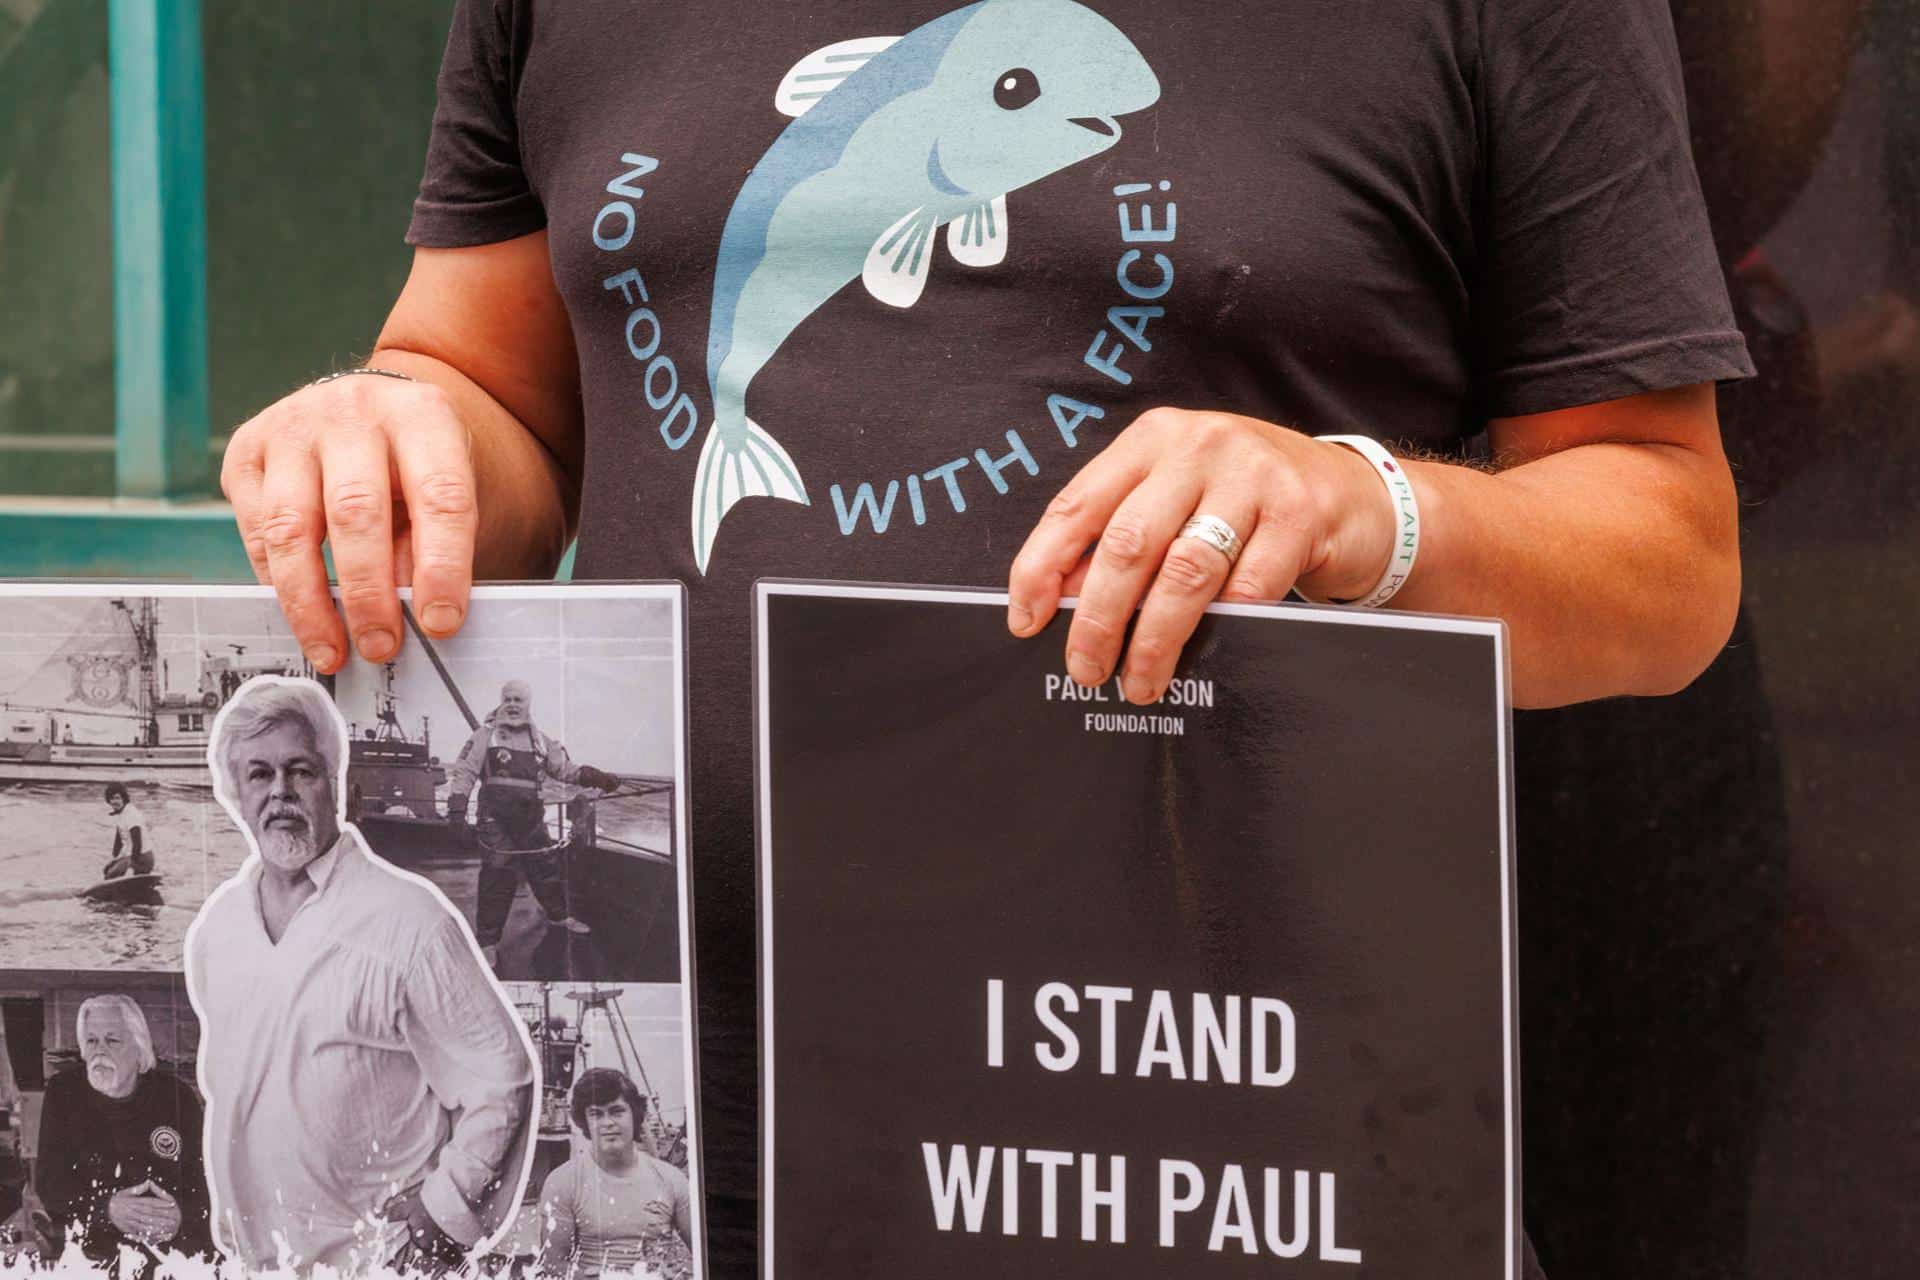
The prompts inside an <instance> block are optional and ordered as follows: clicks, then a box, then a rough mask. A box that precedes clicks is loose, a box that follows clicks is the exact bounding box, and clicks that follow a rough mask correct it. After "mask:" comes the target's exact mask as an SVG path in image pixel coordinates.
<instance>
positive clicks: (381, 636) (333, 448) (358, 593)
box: [320, 426, 400, 662]
mask: <svg viewBox="0 0 1920 1280" xmlns="http://www.w3.org/2000/svg"><path fill="white" fill-rule="evenodd" d="M391 470H392V464H391V461H390V459H389V456H388V445H387V435H386V433H385V432H383V431H379V430H377V429H374V428H371V427H349V426H337V427H335V428H334V429H333V430H332V431H329V432H328V433H327V434H326V436H325V437H324V438H323V439H322V440H321V442H320V474H321V476H322V477H323V480H322V483H323V485H324V495H325V504H326V513H327V542H328V544H329V545H330V546H332V548H333V570H334V574H335V576H336V577H337V578H338V579H339V582H340V604H341V607H342V608H343V609H344V610H345V611H346V615H347V634H348V635H350V636H352V637H353V643H354V647H355V648H357V649H359V651H360V656H361V657H363V658H365V659H366V660H367V661H369V662H385V661H386V660H387V659H388V658H390V657H392V656H393V652H394V650H395V649H398V648H399V647H400V598H399V595H398V594H397V593H396V591H395V590H394V573H393V490H392V484H391V476H390V473H391Z"/></svg>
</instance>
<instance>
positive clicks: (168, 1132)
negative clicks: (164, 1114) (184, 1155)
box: [147, 1124, 180, 1160]
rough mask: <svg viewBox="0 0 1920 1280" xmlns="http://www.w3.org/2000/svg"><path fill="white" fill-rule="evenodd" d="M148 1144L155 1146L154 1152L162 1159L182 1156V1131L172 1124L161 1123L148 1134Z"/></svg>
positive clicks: (175, 1158)
mask: <svg viewBox="0 0 1920 1280" xmlns="http://www.w3.org/2000/svg"><path fill="white" fill-rule="evenodd" d="M147 1145H148V1146H150V1147H152V1148H153V1154H155V1155H157V1156H159V1157H160V1158H161V1159H162V1160H178V1159H179V1158H180V1131H179V1130H178V1129H176V1128H174V1127H173V1126H172V1125H166V1124H163V1125H161V1126H160V1127H159V1128H158V1129H155V1130H154V1131H153V1132H152V1133H150V1134H148V1135H147Z"/></svg>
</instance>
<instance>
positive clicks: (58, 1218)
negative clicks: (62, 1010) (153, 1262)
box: [34, 995, 212, 1261]
mask: <svg viewBox="0 0 1920 1280" xmlns="http://www.w3.org/2000/svg"><path fill="white" fill-rule="evenodd" d="M76 1021H77V1027H76V1035H77V1036H78V1038H79V1041H80V1054H81V1061H80V1065H79V1066H77V1067H74V1068H71V1069H69V1070H66V1071H62V1072H60V1073H59V1074H58V1075H56V1076H54V1077H53V1079H52V1080H50V1081H48V1083H47V1096H46V1102H45V1104H44V1106H43V1107H42V1110H41V1113H40V1141H39V1152H40V1154H39V1158H38V1160H37V1161H36V1163H35V1168H34V1187H35V1190H37V1191H38V1192H39V1195H40V1199H41V1202H42V1203H44V1204H45V1205H46V1207H47V1211H48V1212H49V1213H50V1214H51V1215H52V1217H53V1222H54V1225H55V1227H56V1228H58V1230H59V1233H60V1236H61V1238H62V1239H63V1240H65V1239H69V1238H75V1237H77V1238H78V1240H79V1243H80V1247H81V1249H82V1250H83V1251H84V1252H85V1253H86V1256H87V1257H89V1258H93V1259H95V1260H99V1261H105V1260H111V1259H114V1258H117V1257H119V1254H120V1249H121V1247H122V1246H124V1245H138V1246H146V1247H149V1248H154V1249H164V1250H169V1251H173V1252H178V1253H187V1254H206V1253H208V1252H209V1251H210V1250H211V1248H212V1239H211V1235H210V1231H209V1228H208V1198H207V1180H206V1171H205V1167H204V1166H203V1165H202V1163H201V1159H200V1134H201V1117H202V1111H201V1107H200V1101H199V1099H198V1098H196V1097H195V1096H194V1093H193V1090H192V1089H190V1088H188V1087H187V1086H186V1085H185V1084H184V1083H182V1082H181V1080H180V1078H179V1077H177V1076H175V1075H174V1074H173V1073H172V1072H171V1071H168V1070H167V1069H166V1068H165V1067H162V1066H159V1065H158V1064H157V1062H156V1060H155V1058H154V1053H153V1036H152V1034H151V1032H150V1031H149V1030H148V1027H147V1019H146V1015H145V1013H143V1012H142V1011H141V1008H140V1005H139V1004H138V1003H137V1002H136V1001H135V1000H133V999H132V998H131V997H129V996H124V995H102V996H94V997H93V998H92V999H90V1000H87V1001H86V1002H85V1003H83V1004H82V1005H81V1006H80V1012H79V1015H78V1018H77V1020H76Z"/></svg>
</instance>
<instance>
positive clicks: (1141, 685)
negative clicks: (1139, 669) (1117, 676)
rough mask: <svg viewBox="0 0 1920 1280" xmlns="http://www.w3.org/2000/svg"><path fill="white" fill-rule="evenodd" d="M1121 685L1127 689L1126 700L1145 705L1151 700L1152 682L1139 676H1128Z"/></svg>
mask: <svg viewBox="0 0 1920 1280" xmlns="http://www.w3.org/2000/svg"><path fill="white" fill-rule="evenodd" d="M1123 687H1124V688H1125V689H1126V691H1127V701H1128V702H1133V703H1138V704H1140V705H1142V706H1145V705H1146V704H1147V703H1149V702H1152V701H1153V694H1154V688H1153V682H1152V681H1151V680H1145V679H1142V678H1141V677H1139V676H1128V677H1127V679H1126V680H1125V681H1124V684H1123Z"/></svg>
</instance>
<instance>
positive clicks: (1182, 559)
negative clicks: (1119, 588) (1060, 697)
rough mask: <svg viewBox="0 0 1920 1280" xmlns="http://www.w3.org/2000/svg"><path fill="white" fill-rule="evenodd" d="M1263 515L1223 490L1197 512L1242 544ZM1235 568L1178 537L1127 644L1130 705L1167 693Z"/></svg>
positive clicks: (1210, 549) (1124, 675) (1125, 684)
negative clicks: (1203, 618)
mask: <svg viewBox="0 0 1920 1280" xmlns="http://www.w3.org/2000/svg"><path fill="white" fill-rule="evenodd" d="M1259 509H1260V504H1259V500H1258V498H1257V497H1256V496H1255V495H1253V494H1251V493H1235V492H1233V491H1231V490H1219V489H1209V490H1207V491H1206V493H1204V494H1202V495H1201V497H1200V500H1199V502H1198V503H1197V504H1195V506H1194V511H1195V512H1205V513H1206V514H1207V515H1210V516H1215V517H1217V518H1218V519H1221V520H1224V521H1226V523H1227V525H1228V527H1230V528H1231V529H1232V530H1233V531H1234V533H1235V534H1237V535H1239V536H1240V537H1241V538H1242V539H1243V540H1245V539H1247V538H1250V537H1251V536H1252V535H1253V533H1254V530H1255V528H1256V524H1257V521H1258V520H1259ZM1181 523H1182V524H1185V523H1186V521H1185V520H1182V521H1181ZM1233 567H1234V564H1233V561H1231V560H1230V559H1228V557H1227V553H1226V552H1224V551H1222V550H1220V548H1218V547H1216V546H1214V545H1213V544H1212V543H1211V542H1207V541H1205V540H1203V539H1201V538H1196V537H1193V536H1191V535H1185V536H1183V535H1180V534H1178V533H1176V534H1175V536H1174V539H1173V541H1172V542H1171V543H1169V544H1168V546H1167V554H1166V556H1165V558H1163V559H1162V560H1161V561H1160V568H1159V570H1158V572H1156V573H1155V574H1154V577H1153V583H1152V585H1151V586H1150V587H1149V588H1148V589H1147V598H1146V599H1145V600H1144V601H1143V602H1142V603H1141V605H1140V617H1139V620H1138V621H1136V622H1135V623H1134V624H1133V638H1132V639H1131V640H1129V641H1128V642H1127V658H1126V665H1125V667H1124V668H1123V670H1122V671H1121V676H1120V691H1121V692H1122V693H1123V694H1124V695H1125V696H1126V699H1127V701H1129V702H1134V703H1142V704H1144V703H1148V702H1152V701H1154V700H1155V699H1156V698H1158V697H1159V696H1160V695H1161V694H1162V693H1164V692H1165V691H1166V688H1167V682H1168V681H1169V680H1171V679H1173V669H1174V666H1175V664H1176V663H1178V662H1179V660H1180V652H1181V650H1183V649H1185V648H1186V645H1187V641H1188V640H1189V639H1191V638H1192V636H1193V629H1194V628H1195V627H1197V626H1199V625H1200V618H1201V615H1202V614H1204V613H1205V612H1206V609H1207V606H1208V605H1210V604H1212V603H1213V601H1214V599H1215V597H1217V596H1218V595H1219V594H1220V591H1221V588H1223V587H1225V586H1226V585H1227V579H1228V575H1229V573H1230V572H1231V571H1232V569H1233Z"/></svg>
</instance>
